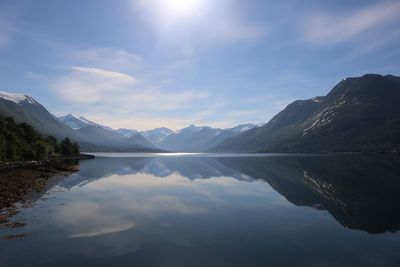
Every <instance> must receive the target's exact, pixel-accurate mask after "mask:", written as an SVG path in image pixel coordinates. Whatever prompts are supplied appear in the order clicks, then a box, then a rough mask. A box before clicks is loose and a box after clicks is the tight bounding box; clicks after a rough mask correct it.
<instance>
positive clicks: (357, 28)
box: [301, 1, 400, 46]
mask: <svg viewBox="0 0 400 267" xmlns="http://www.w3.org/2000/svg"><path fill="white" fill-rule="evenodd" d="M399 19H400V2H398V1H396V2H385V3H378V4H375V5H373V6H369V7H366V8H363V9H359V10H357V11H354V12H350V13H349V12H348V13H332V12H324V11H323V12H317V13H316V14H315V15H310V16H309V17H308V18H307V19H306V20H305V21H304V23H303V24H302V29H301V30H302V32H303V38H304V40H305V41H306V42H308V43H311V44H314V45H321V46H325V45H334V44H338V43H342V42H348V41H351V40H353V39H355V38H358V37H361V36H363V35H368V36H369V37H371V35H375V34H376V35H379V36H381V33H382V29H381V27H382V26H384V25H386V24H388V23H393V22H396V21H398V20H399ZM381 37H383V36H381Z"/></svg>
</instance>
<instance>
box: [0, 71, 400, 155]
mask: <svg viewBox="0 0 400 267" xmlns="http://www.w3.org/2000/svg"><path fill="white" fill-rule="evenodd" d="M399 100H400V77H397V76H394V75H387V76H382V75H377V74H367V75H364V76H362V77H356V78H347V79H344V80H342V81H341V82H339V83H338V84H337V85H336V86H335V87H334V88H333V89H332V91H331V92H329V93H328V94H327V95H326V96H320V97H314V98H312V99H308V100H298V101H294V102H293V103H291V104H290V105H288V106H287V107H286V108H285V109H284V110H283V111H282V112H280V113H279V114H277V115H276V116H275V117H274V118H272V119H271V120H270V121H269V122H268V123H267V124H265V125H263V126H257V125H254V124H244V125H238V126H236V127H233V128H228V129H219V128H212V127H208V126H202V127H198V126H194V125H190V126H189V127H186V128H183V129H181V130H178V131H175V132H174V131H172V130H170V129H168V128H165V127H162V128H156V129H153V130H149V131H143V132H138V131H136V130H135V129H117V130H114V129H112V128H111V127H108V126H105V125H102V124H99V123H96V122H93V121H90V120H88V119H86V118H84V117H77V116H73V115H71V114H68V115H66V116H62V117H59V118H56V117H55V116H53V115H52V114H50V113H49V112H48V111H47V110H46V109H45V108H44V107H43V106H42V105H41V104H39V103H38V102H37V101H35V100H34V99H33V98H32V97H30V96H25V95H20V94H11V93H6V92H1V93H0V114H1V115H3V116H11V117H14V119H15V120H16V121H18V122H27V123H29V124H31V125H32V126H33V127H34V128H36V129H37V130H38V131H39V132H40V133H42V134H43V135H53V136H55V137H57V138H64V137H69V138H71V139H72V140H74V141H77V142H78V143H79V144H80V146H81V147H82V150H86V151H130V152H135V151H179V152H204V151H213V152H285V153H315V152H318V153H320V152H321V153H325V152H398V151H400V106H399V105H398V103H399ZM266 104H268V103H266Z"/></svg>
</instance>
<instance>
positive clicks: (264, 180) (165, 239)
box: [0, 153, 400, 267]
mask: <svg viewBox="0 0 400 267" xmlns="http://www.w3.org/2000/svg"><path fill="white" fill-rule="evenodd" d="M11 221H15V222H21V223H24V224H26V225H25V226H23V227H20V228H6V227H2V228H0V236H5V235H18V234H24V235H25V236H24V237H23V238H20V239H13V240H5V239H0V266H146V267H147V266H218V267H223V266H246V267H250V266H285V267H288V266H362V267H367V266H400V253H399V252H400V233H399V230H400V159H399V158H397V157H393V156H368V155H359V156H354V155H330V156H316V155H314V156H313V155H310V156H306V155H256V154H248V155H243V154H222V155H213V154H169V155H160V154H116V153H113V154H107V153H106V154H97V157H96V159H94V160H87V161H81V162H80V171H79V172H77V173H74V174H72V175H70V176H68V177H66V178H62V179H61V178H60V179H53V180H52V181H51V183H50V184H49V186H48V188H47V189H46V190H45V191H44V192H42V194H41V195H39V196H36V197H35V198H33V202H32V203H31V205H24V206H22V205H21V206H19V208H18V213H17V214H16V215H15V216H13V217H12V218H11Z"/></svg>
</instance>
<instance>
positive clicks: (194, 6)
mask: <svg viewBox="0 0 400 267" xmlns="http://www.w3.org/2000/svg"><path fill="white" fill-rule="evenodd" d="M204 3H205V0H165V2H164V7H165V8H166V11H167V12H168V13H170V14H171V15H173V16H176V17H189V16H194V15H197V14H198V13H199V12H200V11H201V9H202V8H203V6H204Z"/></svg>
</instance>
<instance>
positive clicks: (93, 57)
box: [67, 47, 142, 71]
mask: <svg viewBox="0 0 400 267" xmlns="http://www.w3.org/2000/svg"><path fill="white" fill-rule="evenodd" d="M67 57H69V59H70V60H73V61H75V62H78V63H81V64H86V65H89V66H92V67H95V68H106V69H112V70H116V71H127V70H134V69H135V68H136V67H137V66H139V65H140V64H141V63H142V58H141V57H140V56H139V55H137V54H134V53H131V52H128V51H126V50H122V49H113V48H106V47H93V48H86V49H76V48H70V49H69V52H68V53H67Z"/></svg>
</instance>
